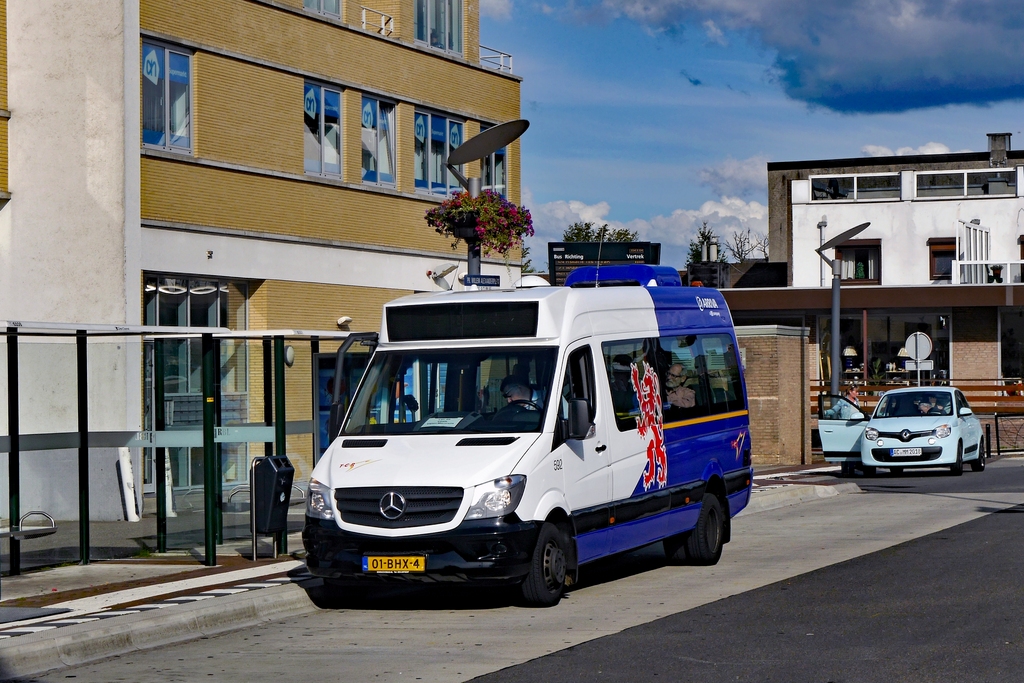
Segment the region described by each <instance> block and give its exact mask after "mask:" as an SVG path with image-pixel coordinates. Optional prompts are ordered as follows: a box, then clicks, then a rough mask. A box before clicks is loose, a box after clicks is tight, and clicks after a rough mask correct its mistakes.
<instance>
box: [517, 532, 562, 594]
mask: <svg viewBox="0 0 1024 683" xmlns="http://www.w3.org/2000/svg"><path fill="white" fill-rule="evenodd" d="M568 548H569V538H568V536H567V535H566V534H565V532H564V531H562V530H561V529H559V528H558V527H557V526H555V525H554V524H551V523H550V522H545V523H544V525H543V526H541V528H540V534H539V535H538V536H537V545H536V547H534V549H533V557H532V558H531V559H530V573H529V574H527V575H526V580H525V581H523V599H524V600H526V602H527V604H530V605H535V606H537V607H551V606H552V605H557V604H558V601H559V600H561V599H562V591H563V590H564V589H565V575H566V571H567V568H568V562H567V558H568Z"/></svg>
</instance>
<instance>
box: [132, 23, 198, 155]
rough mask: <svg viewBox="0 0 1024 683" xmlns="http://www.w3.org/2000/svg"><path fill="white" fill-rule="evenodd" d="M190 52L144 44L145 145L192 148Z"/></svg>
mask: <svg viewBox="0 0 1024 683" xmlns="http://www.w3.org/2000/svg"><path fill="white" fill-rule="evenodd" d="M190 62H191V57H190V55H189V54H188V53H186V52H182V51H179V50H173V49H169V48H165V47H162V46H160V45H154V44H152V43H143V44H142V144H144V145H146V146H147V147H158V148H161V149H171V150H177V151H181V150H184V151H189V150H191V149H192V132H191V131H192V117H191V112H192V106H191V98H192V93H191V88H190V83H191V80H192V70H191V64H190Z"/></svg>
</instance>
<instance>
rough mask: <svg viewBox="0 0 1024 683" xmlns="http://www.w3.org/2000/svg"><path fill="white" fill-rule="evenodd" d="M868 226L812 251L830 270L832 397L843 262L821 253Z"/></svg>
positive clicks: (836, 372)
mask: <svg viewBox="0 0 1024 683" xmlns="http://www.w3.org/2000/svg"><path fill="white" fill-rule="evenodd" d="M869 225H871V223H870V222H868V223H861V224H860V225H858V226H857V227H855V228H850V229H849V230H847V231H846V232H843V233H840V234H838V235H836V236H835V237H833V238H832V239H830V240H829V241H828V242H825V243H824V244H822V245H821V246H820V247H818V248H817V249H815V250H814V251H816V252H818V256H820V257H821V258H822V260H823V261H824V262H825V263H827V264H828V265H829V267H830V268H832V340H831V348H830V352H831V353H830V354H829V355H830V358H831V362H830V363H829V365H831V372H830V373H829V374H831V375H832V378H831V379H832V383H831V386H830V389H829V390H830V392H831V393H832V395H833V396H838V395H839V370H838V368H839V367H840V363H841V362H842V360H841V358H840V355H839V352H840V348H839V346H840V345H839V282H840V279H841V277H842V274H843V271H842V267H843V262H842V261H841V260H839V259H837V258H828V257H827V256H825V255H824V254H823V253H821V252H823V251H825V250H826V249H831V248H833V247H835V246H836V245H837V244H842V243H843V242H846V241H847V240H851V239H853V238H854V237H856V236H857V235H859V234H860V233H861V232H863V231H864V230H865V229H866V228H867V227H868V226H869ZM867 363H868V359H867V358H865V359H864V368H865V370H867Z"/></svg>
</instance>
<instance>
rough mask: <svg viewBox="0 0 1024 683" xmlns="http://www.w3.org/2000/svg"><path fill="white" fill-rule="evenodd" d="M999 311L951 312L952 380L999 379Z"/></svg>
mask: <svg viewBox="0 0 1024 683" xmlns="http://www.w3.org/2000/svg"><path fill="white" fill-rule="evenodd" d="M998 315H999V312H998V309H995V308H954V309H953V330H952V333H953V340H952V341H953V344H952V346H953V350H952V353H953V358H952V367H951V368H950V376H951V377H952V378H953V379H954V380H964V379H992V378H995V377H999V334H998V318H997V316H998Z"/></svg>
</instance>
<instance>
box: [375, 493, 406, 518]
mask: <svg viewBox="0 0 1024 683" xmlns="http://www.w3.org/2000/svg"><path fill="white" fill-rule="evenodd" d="M404 513H405V497H404V496H402V494H401V493H395V492H394V491H389V492H387V493H385V494H384V497H383V498H381V499H380V514H382V515H384V518H385V519H390V520H396V519H398V518H399V517H401V516H402V515H403V514H404Z"/></svg>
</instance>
